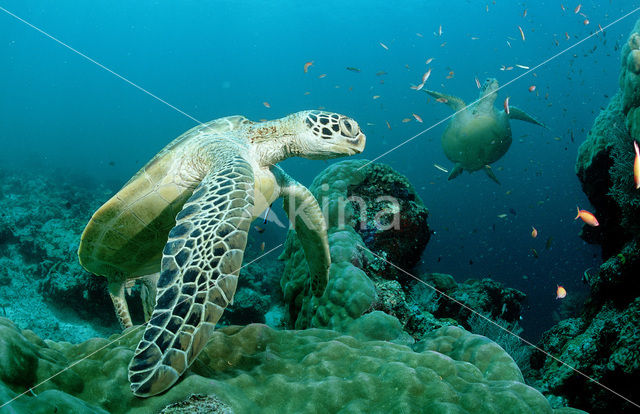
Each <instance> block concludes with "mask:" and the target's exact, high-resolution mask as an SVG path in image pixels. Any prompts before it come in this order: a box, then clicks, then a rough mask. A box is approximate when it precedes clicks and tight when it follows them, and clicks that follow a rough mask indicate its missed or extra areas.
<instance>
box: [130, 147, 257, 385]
mask: <svg viewBox="0 0 640 414" xmlns="http://www.w3.org/2000/svg"><path fill="white" fill-rule="evenodd" d="M234 154H235V155H233V156H230V157H229V158H227V159H226V160H225V161H221V162H217V163H216V164H218V166H217V168H214V169H213V170H212V171H210V172H209V174H208V175H207V176H206V177H205V178H204V179H203V180H202V182H201V183H200V185H199V186H198V187H197V188H196V190H195V191H194V193H193V194H192V195H191V197H190V198H189V200H187V202H186V203H185V204H184V206H183V208H182V211H180V213H179V214H178V215H177V217H176V225H175V227H174V228H173V229H172V230H171V232H170V233H169V239H168V241H167V244H166V245H165V247H164V250H163V252H162V263H161V270H160V278H159V280H158V286H157V287H158V293H157V299H156V306H155V309H154V311H153V314H152V316H151V319H150V320H149V323H148V325H147V327H146V329H145V332H144V336H143V338H142V340H141V341H140V343H139V344H138V347H137V349H136V351H135V354H134V356H133V359H132V360H131V363H130V364H129V381H130V382H131V390H132V391H133V393H134V394H136V395H138V396H142V397H148V396H151V395H155V394H158V393H160V392H162V391H164V390H166V389H167V388H169V387H171V386H172V385H173V384H174V383H175V382H176V381H177V380H178V378H180V376H181V375H182V373H184V371H185V370H186V369H187V368H188V367H189V366H190V365H191V364H192V363H193V362H194V361H195V359H196V357H197V356H198V354H199V353H200V351H202V349H203V348H204V346H205V344H206V343H207V341H208V340H209V338H210V336H211V334H212V332H213V330H214V328H215V326H216V323H217V322H218V320H219V319H220V316H221V315H222V312H223V311H224V309H225V307H226V306H227V305H228V304H229V302H231V300H232V299H233V295H234V293H235V290H236V285H237V280H238V273H239V271H240V267H241V265H242V257H243V255H244V249H245V247H246V244H247V233H248V231H249V227H250V224H251V220H252V211H253V203H254V200H253V193H254V179H253V170H252V168H251V165H250V164H249V163H248V162H247V161H246V160H245V159H244V158H243V157H242V156H240V155H239V153H238V151H237V150H236V152H235V153H234ZM225 155H226V154H225ZM221 156H222V154H218V155H217V157H221Z"/></svg>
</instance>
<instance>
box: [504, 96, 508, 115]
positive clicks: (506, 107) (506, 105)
mask: <svg viewBox="0 0 640 414" xmlns="http://www.w3.org/2000/svg"><path fill="white" fill-rule="evenodd" d="M504 111H505V112H506V113H507V115H509V97H508V96H507V98H506V99H505V100H504Z"/></svg>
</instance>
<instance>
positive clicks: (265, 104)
mask: <svg viewBox="0 0 640 414" xmlns="http://www.w3.org/2000/svg"><path fill="white" fill-rule="evenodd" d="M262 105H264V106H265V107H266V108H271V104H270V103H269V102H266V101H265V102H262Z"/></svg>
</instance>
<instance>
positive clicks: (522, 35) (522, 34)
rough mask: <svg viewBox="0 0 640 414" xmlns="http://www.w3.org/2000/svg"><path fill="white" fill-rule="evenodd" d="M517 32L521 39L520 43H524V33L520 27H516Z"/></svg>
mask: <svg viewBox="0 0 640 414" xmlns="http://www.w3.org/2000/svg"><path fill="white" fill-rule="evenodd" d="M518 30H520V36H521V37H522V41H523V42H524V32H523V31H522V27H520V26H518Z"/></svg>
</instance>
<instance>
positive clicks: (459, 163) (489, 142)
mask: <svg viewBox="0 0 640 414" xmlns="http://www.w3.org/2000/svg"><path fill="white" fill-rule="evenodd" d="M423 90H424V89H423ZM424 91H425V92H426V93H428V94H429V95H431V96H433V97H435V98H437V99H438V100H439V101H440V102H444V103H446V104H447V105H449V106H450V107H451V109H453V110H454V111H456V114H455V115H454V116H453V118H452V119H451V121H450V122H449V124H448V125H447V127H446V129H445V131H444V134H443V135H442V148H443V149H444V153H445V155H446V156H447V158H449V159H450V160H451V161H453V162H454V163H455V166H454V167H453V170H452V171H451V173H450V174H449V180H453V179H454V178H456V177H457V176H458V175H460V174H461V173H462V171H463V170H467V171H469V172H473V171H477V170H479V169H484V171H485V172H486V173H487V175H488V176H489V178H491V179H492V180H493V181H495V182H496V183H498V184H500V182H499V181H498V179H497V178H496V176H495V174H494V173H493V170H492V169H491V167H490V166H489V164H491V163H494V162H496V161H497V160H499V159H500V158H501V157H502V156H503V155H504V154H506V152H507V150H508V149H509V147H510V146H511V126H510V124H509V120H510V119H519V120H521V121H527V122H531V123H533V124H536V125H540V126H542V127H544V125H543V124H542V123H540V122H539V121H537V120H536V119H534V118H533V117H532V116H530V115H527V114H526V113H525V112H524V111H522V110H521V109H518V108H516V107H514V106H511V105H509V113H507V112H505V111H504V110H500V111H498V110H497V109H496V108H495V107H494V102H495V100H496V97H497V96H498V94H497V91H498V81H497V80H496V79H493V78H488V79H487V80H486V81H485V82H484V85H482V88H481V91H480V97H479V99H478V100H477V101H476V102H474V103H472V104H471V105H469V106H468V107H467V105H466V104H465V103H464V102H463V101H462V99H460V98H457V97H455V96H448V95H445V94H442V93H440V92H434V91H429V90H424Z"/></svg>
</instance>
